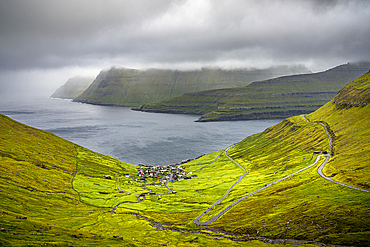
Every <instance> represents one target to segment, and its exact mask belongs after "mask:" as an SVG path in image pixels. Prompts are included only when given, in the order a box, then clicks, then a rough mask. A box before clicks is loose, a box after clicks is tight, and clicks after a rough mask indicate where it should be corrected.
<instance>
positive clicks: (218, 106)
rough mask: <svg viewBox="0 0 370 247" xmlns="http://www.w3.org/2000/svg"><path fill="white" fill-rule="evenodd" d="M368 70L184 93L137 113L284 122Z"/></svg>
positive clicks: (357, 67) (364, 66) (352, 67)
mask: <svg viewBox="0 0 370 247" xmlns="http://www.w3.org/2000/svg"><path fill="white" fill-rule="evenodd" d="M369 67H370V64H369V63H360V64H346V65H341V66H338V67H336V68H333V69H330V70H327V71H325V72H320V73H314V74H304V75H294V76H285V77H281V78H276V79H270V80H266V81H261V82H254V83H252V84H250V85H247V86H245V87H240V88H229V89H219V90H209V91H202V92H195V93H188V94H184V95H182V96H180V97H175V98H172V99H169V100H167V101H163V102H159V103H157V104H150V105H144V106H142V107H140V108H138V109H140V110H143V111H152V112H170V113H191V114H199V115H203V116H202V117H201V118H200V119H199V121H221V120H242V119H264V118H285V117H289V116H294V115H299V114H306V113H310V112H313V111H314V110H316V109H318V108H319V107H320V106H322V105H324V104H325V103H326V102H328V101H329V100H331V99H332V97H334V96H335V94H336V93H337V92H338V91H339V90H340V89H341V88H342V87H343V86H345V85H346V84H347V83H349V82H350V81H352V80H354V79H356V78H357V77H359V76H360V75H362V74H364V73H365V72H367V70H368V69H369Z"/></svg>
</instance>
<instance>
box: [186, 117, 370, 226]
mask: <svg viewBox="0 0 370 247" xmlns="http://www.w3.org/2000/svg"><path fill="white" fill-rule="evenodd" d="M302 118H303V119H304V120H305V121H306V122H309V121H308V120H307V118H305V117H304V116H302ZM319 124H320V125H322V126H323V127H324V129H325V132H326V134H327V136H328V138H329V151H328V154H322V155H318V156H317V157H316V160H315V162H314V163H312V164H311V165H309V166H307V167H305V168H303V169H301V170H299V171H296V172H294V173H292V174H290V175H288V176H286V177H284V178H282V179H279V180H277V181H274V182H272V183H268V184H265V185H264V186H263V187H262V188H260V189H258V190H256V191H253V192H252V193H249V194H248V195H246V196H244V197H242V198H240V199H238V200H237V201H235V202H233V203H232V204H230V205H229V206H227V207H226V208H225V209H223V210H222V211H221V212H219V213H218V214H217V215H215V216H214V217H213V218H212V219H210V220H208V221H206V222H199V220H200V219H201V218H202V217H203V216H204V215H205V214H207V213H208V212H209V211H210V210H212V209H213V208H214V207H215V206H216V205H217V204H219V203H221V202H222V201H223V200H224V199H225V198H226V196H227V195H228V194H229V193H230V191H231V190H232V189H233V188H234V186H235V185H236V184H237V183H239V182H240V181H241V179H242V178H243V177H244V176H245V175H246V170H245V169H244V167H242V166H241V165H240V164H238V163H237V162H236V161H235V160H233V159H232V158H231V157H230V156H229V155H228V154H227V151H228V150H229V148H230V147H232V146H230V147H228V148H227V149H226V151H225V155H226V156H227V157H228V158H229V159H230V160H231V161H232V162H234V163H235V164H237V165H238V166H240V167H241V168H242V169H243V170H244V174H243V175H242V176H240V178H239V179H238V181H237V182H235V183H234V184H233V185H232V186H231V187H230V189H229V190H228V191H227V192H226V193H225V195H223V196H222V197H221V198H220V199H219V200H218V201H217V202H215V203H214V204H213V205H212V206H211V207H209V208H208V209H207V210H205V211H204V212H203V213H202V214H201V215H199V216H198V217H197V218H196V219H194V220H193V223H194V224H197V225H209V224H211V223H213V222H215V221H216V220H217V219H218V218H220V217H221V216H222V215H223V214H225V213H226V212H227V211H229V210H230V209H231V208H232V207H234V206H235V205H236V204H238V203H239V202H241V201H242V200H244V199H246V198H248V197H250V196H252V195H254V194H256V193H258V192H260V191H261V190H264V189H266V188H268V187H270V186H271V185H273V184H276V183H279V182H281V181H283V180H285V179H287V178H289V177H291V176H293V175H296V174H298V173H300V172H302V171H304V170H306V169H308V168H310V167H312V166H314V165H316V164H317V162H319V160H320V158H321V157H325V160H324V162H323V163H322V164H321V165H320V166H319V168H318V169H317V172H318V173H319V174H320V176H321V177H323V178H325V179H327V180H329V181H331V182H334V183H337V184H339V185H342V186H346V187H348V188H352V189H356V190H360V191H364V192H370V191H368V190H364V189H360V188H356V187H353V186H350V185H346V184H343V183H340V182H337V181H334V180H333V179H331V178H329V177H327V176H325V175H324V174H323V172H322V170H323V168H324V166H325V165H326V163H327V162H328V161H329V159H330V158H331V156H330V152H331V146H332V139H331V136H330V133H329V131H328V129H327V128H326V126H325V125H324V124H322V123H319ZM221 153H222V152H221ZM220 155H221V154H220ZM218 157H219V156H218ZM218 157H217V158H216V160H217V159H218ZM214 162H215V161H214ZM212 163H213V162H212Z"/></svg>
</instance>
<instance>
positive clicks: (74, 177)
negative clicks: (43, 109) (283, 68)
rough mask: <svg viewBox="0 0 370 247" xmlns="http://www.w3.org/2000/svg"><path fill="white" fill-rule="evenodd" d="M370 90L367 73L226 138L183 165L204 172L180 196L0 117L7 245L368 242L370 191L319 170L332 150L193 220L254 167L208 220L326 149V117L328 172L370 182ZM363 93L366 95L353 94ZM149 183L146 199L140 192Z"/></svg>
mask: <svg viewBox="0 0 370 247" xmlns="http://www.w3.org/2000/svg"><path fill="white" fill-rule="evenodd" d="M369 88H370V72H369V73H367V74H365V75H364V76H362V77H360V78H359V79H357V80H355V81H354V82H352V83H350V84H349V85H348V86H347V87H345V88H344V89H343V90H341V92H340V93H339V94H338V95H337V96H336V97H335V98H334V99H333V100H332V101H330V102H329V103H327V104H326V105H325V106H323V107H321V108H320V109H319V110H317V111H316V112H314V113H312V114H309V115H306V116H303V115H301V116H296V117H291V118H287V119H285V120H284V121H282V122H281V123H279V124H277V125H276V126H273V127H270V128H268V129H266V130H265V131H264V132H262V133H259V134H256V135H253V136H250V137H247V138H246V139H245V140H243V141H241V142H240V143H237V144H235V145H233V146H232V147H228V148H227V149H228V151H227V155H228V156H227V155H226V154H225V152H222V153H221V151H218V152H214V153H212V154H208V155H205V156H202V157H200V158H198V159H195V160H192V161H190V162H188V163H185V164H182V165H181V166H182V167H183V169H184V170H186V171H192V174H193V175H196V176H195V177H193V178H191V179H185V180H182V181H176V182H169V183H167V186H168V187H169V189H170V190H171V191H176V192H177V193H171V194H166V193H164V192H167V191H168V189H167V188H165V187H163V186H161V184H162V183H161V182H160V181H159V179H158V178H147V180H146V181H145V182H143V181H140V180H135V179H133V178H138V177H137V173H136V167H135V166H133V165H129V164H126V163H124V162H120V161H118V160H116V159H114V158H112V157H107V156H103V155H100V154H97V153H94V152H92V151H89V150H87V149H85V148H82V147H79V146H77V145H75V144H73V143H70V142H67V141H65V140H62V139H61V138H58V137H56V136H55V135H53V134H50V133H48V132H45V131H40V130H37V129H34V128H31V127H27V126H25V125H22V124H20V123H17V122H15V121H13V120H11V119H9V118H7V117H5V116H3V115H0V151H1V153H0V155H1V157H0V169H1V173H0V174H1V175H0V190H1V191H0V211H1V214H0V216H1V217H0V228H1V230H0V245H2V246H24V245H32V244H33V245H36V246H40V245H43V244H44V243H46V244H47V245H59V246H68V245H74V246H122V245H123V246H124V245H133V246H164V245H163V244H165V245H167V246H171V245H172V246H182V245H183V246H233V245H234V246H240V245H243V246H274V244H275V243H292V242H293V243H303V244H304V245H303V246H305V245H306V246H312V245H311V244H318V242H320V243H325V244H340V245H348V246H369V245H370V242H369V239H370V193H367V192H363V191H358V190H353V189H351V188H348V187H345V186H341V185H339V184H336V183H333V182H331V181H328V180H326V179H324V178H322V177H321V176H320V175H319V174H318V172H317V168H318V167H319V166H320V165H321V163H322V162H323V161H324V158H322V159H319V162H318V163H317V164H315V165H314V166H312V167H310V168H309V169H306V170H304V171H302V172H300V173H298V174H296V175H293V176H291V177H289V178H287V179H284V180H283V181H281V182H279V183H276V184H272V185H271V186H268V187H267V188H266V189H264V190H261V191H259V192H258V193H255V194H254V195H253V196H251V197H248V198H247V199H245V200H242V201H240V202H239V203H238V204H236V205H235V206H234V207H232V208H231V209H230V210H229V211H227V212H226V213H225V214H224V215H222V216H221V217H220V218H218V219H217V220H216V221H214V222H213V223H211V224H209V225H207V226H198V225H196V224H194V223H193V220H194V219H196V218H197V217H198V216H199V215H200V214H201V213H202V212H204V211H205V210H206V209H208V208H210V207H211V206H212V205H213V204H214V203H215V202H216V201H217V200H218V199H219V198H221V197H222V196H223V195H225V193H226V192H227V191H228V190H229V189H230V188H231V186H232V185H234V184H235V182H236V181H238V180H239V179H240V176H241V175H243V174H244V173H245V171H246V174H245V176H244V177H243V178H242V179H241V180H240V181H239V182H238V183H237V184H236V185H235V186H234V187H233V188H232V189H231V190H230V193H229V194H228V195H227V196H226V197H225V199H224V200H222V202H221V203H219V204H217V205H215V206H214V207H213V208H212V209H211V210H210V211H209V212H207V214H206V215H204V216H203V217H202V219H201V221H202V222H205V221H207V220H209V219H211V218H213V217H214V216H215V215H217V214H218V213H219V212H220V211H222V210H223V209H224V208H227V207H228V206H229V205H230V204H232V203H234V202H235V201H237V200H239V199H240V198H242V197H244V196H245V195H247V194H249V193H251V192H253V191H256V190H258V189H259V188H261V187H264V185H266V184H270V183H272V182H274V181H277V180H279V179H282V178H284V177H286V176H287V175H289V174H292V173H294V172H296V171H299V170H301V169H302V168H304V167H307V166H309V165H310V164H312V162H313V161H314V160H315V159H316V156H317V154H314V152H323V151H326V152H327V151H329V140H328V138H327V133H326V131H325V129H324V128H323V126H322V124H323V125H325V126H326V128H327V129H328V131H329V132H330V136H331V139H332V146H333V148H332V149H331V151H332V152H331V158H330V160H329V162H328V163H327V164H326V166H325V168H324V170H323V172H324V174H325V175H326V176H329V177H330V178H332V179H333V180H336V181H340V182H343V183H345V184H348V185H351V186H354V187H359V188H364V189H367V190H368V188H369V187H370V180H369V178H370V176H369V173H370V167H369V162H368V161H369V155H370V145H369V144H370V143H369V140H370V131H369V130H370V126H369V123H370V114H369V113H370V106H369V105H368V104H367V103H366V102H367V101H368V98H369V94H368V89H369ZM357 95H361V101H360V102H361V104H357V103H356V104H355V103H354V102H357V101H358V100H359V99H360V98H359V97H358V96H357ZM343 102H346V104H344V103H343ZM341 103H342V104H341ZM220 153H221V154H220ZM229 157H231V158H232V160H234V161H235V162H237V164H236V163H235V162H234V161H232V160H231V159H230V158H229ZM240 166H242V167H240ZM126 174H128V175H129V177H127V175H126ZM117 184H118V185H119V188H121V190H122V191H121V190H117ZM144 185H145V188H146V189H150V190H151V191H152V192H153V193H147V192H148V191H147V190H146V189H143V186H144ZM142 193H146V194H145V200H138V199H139V198H138V195H141V194H142ZM159 195H161V197H159ZM235 240H237V241H235ZM256 240H258V241H256ZM268 242H269V243H273V244H271V245H269V244H267V243H268Z"/></svg>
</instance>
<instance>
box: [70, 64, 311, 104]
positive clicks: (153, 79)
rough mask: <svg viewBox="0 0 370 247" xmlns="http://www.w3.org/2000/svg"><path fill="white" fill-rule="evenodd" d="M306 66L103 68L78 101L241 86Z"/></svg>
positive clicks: (129, 100) (144, 98)
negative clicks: (186, 69) (185, 69)
mask: <svg viewBox="0 0 370 247" xmlns="http://www.w3.org/2000/svg"><path fill="white" fill-rule="evenodd" d="M307 72H309V71H308V70H307V69H306V68H304V67H302V66H296V67H287V66H280V67H273V68H269V69H238V70H222V69H201V70H193V71H176V70H160V69H150V70H134V69H117V68H112V69H110V70H108V71H102V72H101V73H100V74H99V75H98V77H97V78H96V79H95V81H94V82H93V83H92V84H91V85H90V87H89V88H88V89H87V90H85V91H84V92H83V93H82V94H81V95H80V96H78V97H77V98H76V99H75V101H78V102H84V103H90V104H101V105H118V106H138V105H142V104H150V103H155V102H160V101H163V100H167V99H170V98H173V97H177V96H180V95H182V94H184V93H187V92H197V91H201V90H210V89H216V88H229V87H240V86H245V85H248V84H249V83H251V82H253V81H257V80H265V79H268V78H273V77H276V76H281V75H287V74H295V73H307Z"/></svg>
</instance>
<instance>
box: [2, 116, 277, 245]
mask: <svg viewBox="0 0 370 247" xmlns="http://www.w3.org/2000/svg"><path fill="white" fill-rule="evenodd" d="M0 138H1V139H0V140H1V141H0V150H1V153H0V154H1V156H0V169H1V176H0V211H1V212H0V228H4V230H1V231H0V245H1V246H40V245H44V244H47V245H48V246H50V245H52V246H69V245H73V246H116V245H117V246H118V245H119V246H126V245H131V246H162V243H166V244H167V245H168V246H199V245H203V246H217V245H228V246H229V245H230V246H238V245H239V243H236V242H233V241H231V240H227V239H224V238H220V239H219V240H215V239H214V237H212V234H211V236H207V235H204V234H196V233H194V234H190V235H188V234H187V235H184V234H182V233H180V232H173V231H156V228H154V227H152V226H151V223H149V222H148V221H146V220H144V219H143V218H140V217H137V216H136V215H132V214H127V213H128V212H126V213H119V212H118V213H117V214H112V213H110V211H111V209H112V205H116V203H117V202H118V201H125V200H126V199H127V198H126V197H125V196H124V195H122V194H121V193H118V192H117V191H116V190H114V188H115V180H109V179H105V178H104V176H105V175H110V176H112V177H115V176H122V177H123V174H124V173H130V174H132V175H134V171H135V169H134V168H135V167H134V166H133V165H128V164H126V163H123V162H120V161H118V160H116V159H114V158H111V157H107V156H104V155H100V154H97V153H94V152H92V151H89V150H87V149H85V148H82V147H80V146H77V145H75V144H73V143H70V142H68V141H65V140H63V139H61V138H58V137H56V136H55V135H53V134H51V133H48V132H46V131H41V130H37V129H34V128H31V127H28V126H25V125H23V124H20V123H18V122H16V121H14V120H11V119H9V118H8V117H5V116H3V115H0ZM211 158H212V157H211ZM98 192H104V193H108V194H100V193H98ZM176 200H177V199H176ZM150 201H151V200H150V199H149V200H148V202H150ZM153 201H154V200H153ZM137 205H139V204H137ZM139 206H141V205H139ZM173 208H175V207H173ZM184 210H185V211H187V210H186V209H184ZM126 211H127V209H126ZM129 212H130V213H135V212H136V213H140V212H141V213H142V211H140V207H139V210H129ZM167 213H168V212H167ZM165 215H167V214H165ZM169 216H170V217H171V218H173V216H174V214H169ZM19 217H26V219H19ZM114 235H117V236H119V238H114V237H113V236H114ZM121 236H122V237H121ZM134 239H135V240H134ZM245 245H246V246H256V245H258V246H270V245H267V244H266V245H265V244H263V243H260V242H257V243H256V242H248V243H245Z"/></svg>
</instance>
